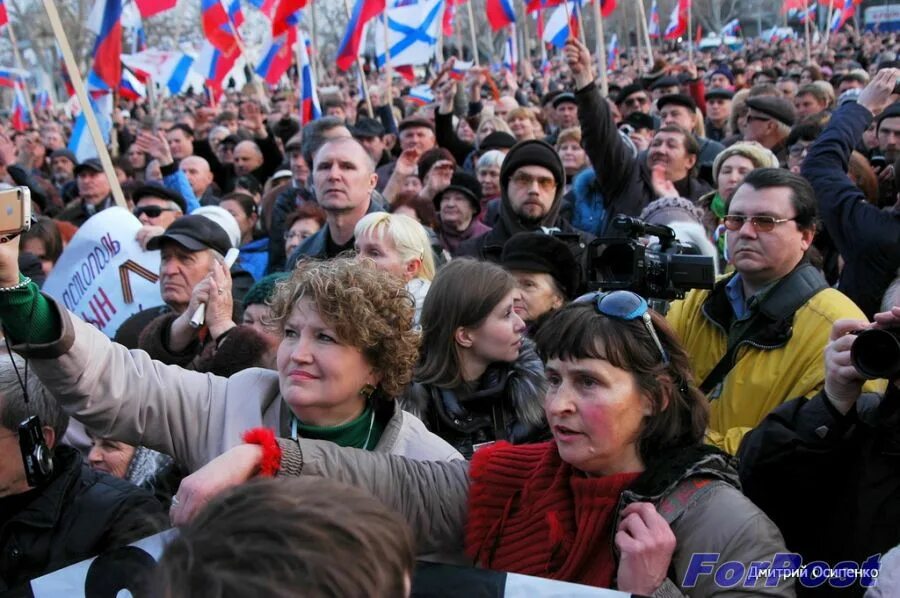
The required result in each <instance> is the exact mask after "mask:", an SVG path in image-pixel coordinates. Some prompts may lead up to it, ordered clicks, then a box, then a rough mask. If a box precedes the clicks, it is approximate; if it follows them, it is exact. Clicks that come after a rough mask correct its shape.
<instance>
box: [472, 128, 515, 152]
mask: <svg viewBox="0 0 900 598" xmlns="http://www.w3.org/2000/svg"><path fill="white" fill-rule="evenodd" d="M515 144H516V138H515V137H513V136H512V135H510V134H509V133H507V132H505V131H494V132H493V133H490V134H489V135H488V136H487V137H485V138H484V139H482V140H481V143H479V144H478V151H479V152H481V153H484V152H489V151H491V150H508V149H509V148H511V147H512V146H514V145H515Z"/></svg>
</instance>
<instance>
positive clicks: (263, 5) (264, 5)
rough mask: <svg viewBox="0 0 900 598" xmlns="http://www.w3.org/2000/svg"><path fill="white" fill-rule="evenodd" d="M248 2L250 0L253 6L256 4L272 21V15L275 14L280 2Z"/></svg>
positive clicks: (269, 0)
mask: <svg viewBox="0 0 900 598" xmlns="http://www.w3.org/2000/svg"><path fill="white" fill-rule="evenodd" d="M248 2H250V5H251V6H255V7H256V8H257V9H258V10H259V12H261V13H263V14H264V15H265V16H266V18H267V19H269V20H270V21H271V20H272V15H274V14H275V6H276V5H277V4H278V0H248Z"/></svg>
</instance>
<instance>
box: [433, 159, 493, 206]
mask: <svg viewBox="0 0 900 598" xmlns="http://www.w3.org/2000/svg"><path fill="white" fill-rule="evenodd" d="M447 191H459V192H460V193H462V194H463V195H465V196H466V199H468V200H469V203H470V204H472V209H473V210H475V216H477V215H478V212H480V211H481V197H482V195H481V183H479V182H478V179H476V178H475V177H473V176H472V175H471V174H469V173H468V172H465V171H463V170H457V171H456V172H454V173H453V177H452V178H451V179H450V184H449V185H447V186H446V187H445V188H444V189H442V190H441V191H439V192H438V193H436V194H435V196H434V199H432V202H434V211H435V212H440V211H441V199H442V198H443V197H444V193H446V192H447Z"/></svg>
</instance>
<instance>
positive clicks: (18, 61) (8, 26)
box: [6, 21, 35, 118]
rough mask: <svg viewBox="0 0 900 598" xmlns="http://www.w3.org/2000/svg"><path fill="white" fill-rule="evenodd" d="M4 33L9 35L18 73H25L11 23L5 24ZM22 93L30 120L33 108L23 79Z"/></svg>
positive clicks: (33, 115) (33, 116)
mask: <svg viewBox="0 0 900 598" xmlns="http://www.w3.org/2000/svg"><path fill="white" fill-rule="evenodd" d="M6 31H7V32H8V33H9V41H10V43H12V47H13V54H15V57H16V65H17V66H18V67H19V70H20V71H25V63H23V62H22V55H21V54H19V44H18V43H17V42H16V34H15V32H14V31H13V24H12V21H9V22H7V23H6ZM22 91H23V92H25V93H24V95H25V105H26V106H28V114H30V115H31V117H32V118H35V114H34V106H33V105H32V104H31V93H30V92H29V91H28V81H26V80H25V77H22Z"/></svg>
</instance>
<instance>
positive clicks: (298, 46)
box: [294, 23, 312, 128]
mask: <svg viewBox="0 0 900 598" xmlns="http://www.w3.org/2000/svg"><path fill="white" fill-rule="evenodd" d="M305 46H306V44H304V43H303V37H302V36H301V35H300V23H297V41H296V42H294V60H296V61H297V106H298V108H299V110H300V127H301V128H302V127H303V125H305V124H306V123H305V122H303V56H302V55H301V54H300V52H306V47H305ZM310 62H312V61H310ZM311 68H312V64H310V69H311Z"/></svg>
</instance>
